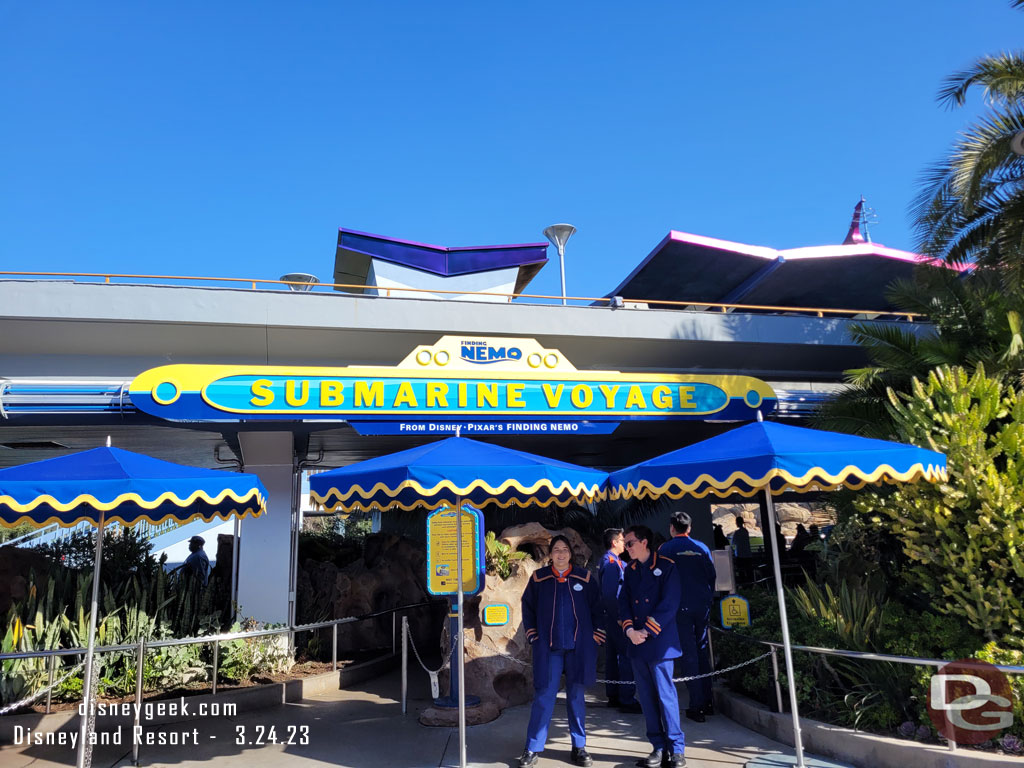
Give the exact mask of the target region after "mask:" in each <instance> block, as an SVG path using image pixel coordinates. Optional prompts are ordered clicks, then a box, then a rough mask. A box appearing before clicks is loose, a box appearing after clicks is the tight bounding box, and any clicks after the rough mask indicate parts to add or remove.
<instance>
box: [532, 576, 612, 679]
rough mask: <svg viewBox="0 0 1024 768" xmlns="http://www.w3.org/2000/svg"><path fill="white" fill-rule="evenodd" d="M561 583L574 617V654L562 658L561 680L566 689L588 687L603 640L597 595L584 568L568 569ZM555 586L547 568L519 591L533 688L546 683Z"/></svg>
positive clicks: (602, 627)
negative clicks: (565, 587)
mask: <svg viewBox="0 0 1024 768" xmlns="http://www.w3.org/2000/svg"><path fill="white" fill-rule="evenodd" d="M565 579H566V581H567V582H568V585H569V590H568V591H569V594H570V595H572V609H573V613H574V614H575V616H576V633H575V638H574V639H575V643H576V647H575V649H574V650H575V653H573V654H572V655H571V656H568V655H567V656H566V660H565V679H566V682H567V683H568V684H569V685H573V684H583V685H591V684H593V682H594V681H595V680H597V646H598V644H600V643H603V642H604V640H605V633H604V620H603V618H602V615H601V592H600V590H599V589H598V586H597V579H596V578H594V576H593V574H591V573H590V571H588V570H586V569H585V568H578V567H576V566H575V565H574V566H572V567H571V568H570V569H569V573H568V574H567V575H566V577H565ZM557 585H558V578H557V576H556V575H555V571H554V569H553V568H551V567H550V566H548V567H545V568H539V569H538V570H536V571H534V572H533V576H531V577H530V582H529V583H528V584H527V585H526V589H525V590H524V591H523V629H525V630H526V639H527V640H529V641H530V644H531V645H532V646H533V684H534V686H535V687H538V688H539V687H543V686H545V685H547V683H548V658H549V657H550V656H551V640H552V638H553V636H554V621H555V619H556V612H555V588H556V586H557Z"/></svg>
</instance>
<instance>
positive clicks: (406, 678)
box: [402, 616, 409, 715]
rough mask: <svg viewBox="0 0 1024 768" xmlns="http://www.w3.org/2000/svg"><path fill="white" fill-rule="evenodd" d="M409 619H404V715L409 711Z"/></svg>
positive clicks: (405, 617) (404, 617)
mask: <svg viewBox="0 0 1024 768" xmlns="http://www.w3.org/2000/svg"><path fill="white" fill-rule="evenodd" d="M408 694H409V617H408V616H403V617H402V714H403V715H404V714H406V713H407V712H408V711H409V707H408V703H409V697H408Z"/></svg>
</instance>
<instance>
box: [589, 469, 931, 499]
mask: <svg viewBox="0 0 1024 768" xmlns="http://www.w3.org/2000/svg"><path fill="white" fill-rule="evenodd" d="M776 478H782V479H783V480H784V481H785V485H783V486H782V487H780V488H773V489H772V494H773V495H779V494H781V493H787V492H791V491H795V492H797V493H809V492H813V491H828V490H835V489H837V488H839V487H846V488H852V489H854V490H857V489H859V488H863V487H864V486H865V485H868V484H877V483H882V482H885V483H898V482H899V483H905V482H913V481H917V480H926V481H928V482H931V483H937V482H945V481H946V480H947V479H948V475H947V473H946V470H945V469H944V468H943V467H939V466H936V465H933V464H929V465H928V466H927V467H926V466H925V465H924V464H921V463H918V464H914V465H913V466H912V467H911V468H910V469H908V470H907V471H906V472H898V471H896V470H895V469H894V468H893V467H891V466H889V465H888V464H883V465H882V466H880V467H878V468H877V469H876V470H875V471H874V472H871V473H864V472H862V471H861V470H860V468H858V467H856V466H854V465H852V464H851V465H849V466H847V467H845V468H843V469H842V470H841V471H840V472H839V473H838V474H835V475H833V474H830V473H828V472H826V471H825V469H824V468H823V467H814V468H812V469H810V470H808V471H807V473H806V474H804V475H802V476H795V475H793V474H791V473H789V472H787V471H786V470H784V469H772V470H770V471H769V472H767V473H766V474H765V475H764V476H763V477H760V478H752V477H751V476H750V475H748V474H747V473H746V472H733V473H732V474H731V475H729V476H728V477H727V478H725V479H724V480H719V479H718V478H716V477H713V476H712V475H709V474H702V475H700V476H698V477H697V479H696V480H695V481H694V482H692V483H684V482H683V481H682V480H680V479H679V478H677V477H673V478H669V479H668V480H667V481H665V482H664V483H663V484H662V485H660V486H655V485H653V484H652V483H650V482H648V481H647V480H641V481H640V482H639V483H638V484H637V485H636V486H634V485H633V484H632V483H627V484H626V485H624V486H623V485H617V486H614V487H613V488H612V489H611V490H610V491H609V492H608V494H607V496H608V498H609V499H611V500H613V501H617V500H619V499H630V498H637V499H645V498H655V497H660V496H667V497H668V498H670V499H679V498H681V497H683V496H692V497H695V498H703V497H704V496H707V495H709V494H714V495H715V496H720V497H723V498H725V497H728V496H732V495H734V494H735V495H739V496H747V497H750V496H755V495H756V494H758V493H760V492H761V491H762V490H764V487H765V486H766V485H768V484H769V483H770V482H771V481H772V480H775V479H776ZM737 482H739V483H742V484H744V485H746V486H748V487H749V490H744V489H737V488H735V483H737Z"/></svg>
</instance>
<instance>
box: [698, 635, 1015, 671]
mask: <svg viewBox="0 0 1024 768" xmlns="http://www.w3.org/2000/svg"><path fill="white" fill-rule="evenodd" d="M713 629H714V630H715V631H716V632H718V633H720V634H722V635H726V636H728V635H732V636H733V637H739V638H742V639H743V640H747V641H749V642H752V643H760V644H761V645H767V646H770V647H771V648H773V649H779V648H782V647H783V644H782V643H780V642H778V641H775V640H760V639H758V638H756V637H750V635H744V634H743V633H741V632H737V631H736V630H734V629H729V630H725V629H719V628H718V627H713ZM789 647H790V648H792V649H793V650H794V651H806V652H808V653H820V654H823V655H825V656H841V657H843V658H847V659H862V660H864V661H891V662H893V663H895V664H913V665H914V666H919V667H944V666H945V665H947V664H950V663H951V662H952V661H953V660H952V659H945V660H942V659H926V658H922V657H919V656H893V655H890V654H887V653H870V652H868V651H847V650H842V649H838V648H819V647H818V646H814V645H790V646H789ZM985 663H986V664H989V663H990V662H985ZM991 666H993V667H995V668H996V669H998V670H999V671H1000V672H1007V673H1009V674H1011V675H1024V667H1018V666H1014V665H1009V664H992V665H991Z"/></svg>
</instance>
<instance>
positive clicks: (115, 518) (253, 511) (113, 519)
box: [0, 507, 266, 528]
mask: <svg viewBox="0 0 1024 768" xmlns="http://www.w3.org/2000/svg"><path fill="white" fill-rule="evenodd" d="M265 512H266V509H264V508H263V507H259V508H252V507H247V508H246V509H243V510H237V509H232V510H229V511H227V512H214V513H211V514H209V515H204V514H203V513H201V512H197V513H196V514H194V515H189V516H188V517H187V518H179V517H177V516H176V515H175V514H174V513H173V512H168V513H167V514H166V515H164V516H163V517H156V518H154V517H150V516H149V515H139V516H137V517H129V518H124V517H121V516H120V515H111V516H110V517H106V516H104V518H103V522H104V524H106V523H120V524H121V525H123V526H125V527H126V528H130V527H131V526H133V525H135V524H136V523H139V522H142V521H143V520H145V521H146V522H147V523H149V524H150V525H160V524H161V523H164V522H167V521H168V520H172V519H173V520H177V521H178V522H179V523H181V524H182V525H185V524H187V523H191V522H192V521H193V520H203V521H204V522H207V523H210V522H213V521H214V520H217V519H220V520H231V519H232V518H235V517H237V518H239V519H241V518H245V517H252V518H257V517H260V516H261V515H262V514H264V513H265ZM83 522H88V523H95V522H96V515H94V514H89V515H79V516H77V517H75V518H74V519H72V520H64V519H62V518H59V517H49V518H47V519H46V520H37V519H36V518H34V517H29V516H28V515H24V516H22V517H18V518H16V519H14V520H13V521H8V520H4V519H0V527H3V528H16V527H18V526H19V525H24V524H26V523H29V524H32V525H35V526H37V527H40V528H41V527H43V526H46V525H51V524H53V523H56V524H57V525H59V526H60V527H61V528H72V527H74V526H76V525H78V524H79V523H83Z"/></svg>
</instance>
